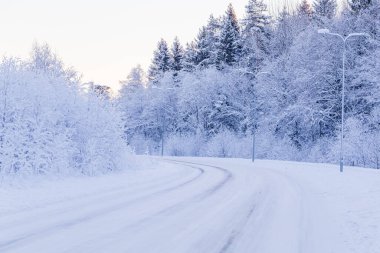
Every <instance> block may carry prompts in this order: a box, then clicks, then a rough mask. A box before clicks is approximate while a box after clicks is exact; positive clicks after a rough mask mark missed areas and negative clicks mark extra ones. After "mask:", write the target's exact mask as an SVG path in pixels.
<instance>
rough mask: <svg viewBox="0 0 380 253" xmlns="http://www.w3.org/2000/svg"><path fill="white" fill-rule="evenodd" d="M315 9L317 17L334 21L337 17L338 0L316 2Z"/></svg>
mask: <svg viewBox="0 0 380 253" xmlns="http://www.w3.org/2000/svg"><path fill="white" fill-rule="evenodd" d="M313 7H314V12H315V15H316V16H317V17H326V18H328V19H332V18H333V17H335V15H336V10H337V3H336V0H316V1H314V4H313Z"/></svg>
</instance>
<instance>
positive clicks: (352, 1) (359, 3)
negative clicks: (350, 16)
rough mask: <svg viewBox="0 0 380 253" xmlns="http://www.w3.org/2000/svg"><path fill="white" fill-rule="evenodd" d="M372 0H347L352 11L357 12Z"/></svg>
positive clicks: (367, 5) (366, 6)
mask: <svg viewBox="0 0 380 253" xmlns="http://www.w3.org/2000/svg"><path fill="white" fill-rule="evenodd" d="M372 2H373V0H349V1H348V5H349V7H350V9H351V11H352V12H353V13H359V12H360V11H361V10H364V9H366V8H368V7H369V6H370V5H371V4H372Z"/></svg>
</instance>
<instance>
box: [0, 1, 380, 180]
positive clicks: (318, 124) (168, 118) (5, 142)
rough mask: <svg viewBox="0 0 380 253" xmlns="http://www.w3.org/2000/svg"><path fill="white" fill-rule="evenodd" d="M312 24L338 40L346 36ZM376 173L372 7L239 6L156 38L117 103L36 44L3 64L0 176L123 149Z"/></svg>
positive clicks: (99, 162) (64, 167)
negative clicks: (185, 34) (147, 62)
mask: <svg viewBox="0 0 380 253" xmlns="http://www.w3.org/2000/svg"><path fill="white" fill-rule="evenodd" d="M319 29H329V30H330V31H331V32H334V33H337V34H341V35H343V36H347V35H349V34H351V33H365V34H367V35H368V36H355V37H352V38H350V39H348V40H347V43H346V46H344V44H343V43H342V41H341V40H340V39H339V38H337V37H334V36H330V35H329V34H321V33H318V30H319ZM344 48H345V49H346V59H345V61H344V63H345V68H346V76H345V78H346V80H345V81H346V87H345V90H344V94H345V100H344V101H345V104H344V107H343V111H344V129H343V134H344V140H343V145H344V162H345V164H347V165H352V166H363V167H370V168H377V169H379V167H380V166H379V160H380V71H379V69H380V60H379V59H380V1H378V0H350V1H348V2H347V3H346V4H345V5H344V7H343V9H341V10H340V9H338V6H337V3H336V1H335V0H316V1H314V2H313V4H309V3H308V1H306V0H304V1H302V3H301V4H300V5H299V6H298V7H297V8H295V9H292V8H287V7H286V6H285V7H284V8H283V9H282V10H281V12H279V13H278V15H275V16H271V15H270V14H269V12H268V10H267V6H266V5H265V4H264V2H263V1H262V0H249V1H248V3H247V5H246V12H245V15H244V16H243V17H241V18H238V17H237V16H236V14H235V11H234V8H233V6H232V5H229V6H228V7H227V10H226V12H225V14H224V15H223V16H221V17H214V16H210V18H209V21H208V23H207V24H205V26H203V27H201V28H200V29H199V33H198V35H196V37H195V38H194V40H193V41H192V42H189V43H187V44H186V45H182V44H181V43H180V41H179V39H177V38H176V39H175V40H174V43H173V44H172V45H168V43H167V42H166V41H165V40H164V39H161V40H160V41H159V42H158V44H157V49H156V51H155V52H154V54H153V58H152V63H151V66H150V68H149V69H148V70H147V71H146V72H145V71H144V70H143V69H142V68H141V67H140V66H137V67H136V68H133V69H132V70H131V72H130V73H129V75H128V76H127V78H126V79H125V80H123V81H121V85H122V88H121V90H120V92H119V93H118V94H116V95H113V94H111V93H110V91H109V88H108V87H107V86H105V85H97V84H94V83H83V82H82V81H81V78H80V74H79V73H78V72H76V71H75V70H74V69H72V68H67V67H65V65H64V64H63V62H62V61H61V60H60V58H59V57H57V56H56V55H55V54H54V53H52V51H51V49H50V47H49V46H48V45H46V44H36V45H34V47H33V49H32V52H31V55H30V57H29V58H28V59H24V60H21V59H18V58H12V57H4V58H3V59H2V61H1V63H0V108H1V109H0V178H2V177H3V176H9V175H11V176H12V175H35V174H38V175H39V174H62V175H66V174H84V175H95V174H99V173H107V172H109V171H117V170H121V169H124V168H128V167H133V166H134V165H133V163H134V156H133V154H145V155H165V156H166V155H168V156H169V155H170V156H215V157H241V158H250V157H252V153H253V149H254V150H255V158H257V159H280V160H294V161H310V162H327V163H338V162H339V148H340V132H341V130H342V129H341V118H342V103H341V101H342V76H343V75H342V74H343V73H342V72H343V64H342V52H343V49H344Z"/></svg>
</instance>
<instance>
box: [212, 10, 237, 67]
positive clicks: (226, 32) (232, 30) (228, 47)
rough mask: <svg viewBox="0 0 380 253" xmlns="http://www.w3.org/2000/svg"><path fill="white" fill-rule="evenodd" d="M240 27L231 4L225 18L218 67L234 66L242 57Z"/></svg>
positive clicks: (218, 52) (220, 39)
mask: <svg viewBox="0 0 380 253" xmlns="http://www.w3.org/2000/svg"><path fill="white" fill-rule="evenodd" d="M241 49H242V47H241V39H240V27H239V22H238V19H237V17H236V14H235V11H234V9H233V7H232V5H231V4H230V5H229V6H228V9H227V12H226V15H225V16H224V19H223V23H222V28H221V33H220V38H219V42H218V48H217V50H218V51H217V65H218V66H219V67H221V66H222V65H224V64H226V65H229V66H232V65H234V64H235V63H236V62H238V61H239V57H240V55H241Z"/></svg>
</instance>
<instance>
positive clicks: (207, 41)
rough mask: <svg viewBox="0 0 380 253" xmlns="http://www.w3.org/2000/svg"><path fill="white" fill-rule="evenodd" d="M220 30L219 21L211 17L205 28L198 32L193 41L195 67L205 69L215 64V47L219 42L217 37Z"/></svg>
mask: <svg viewBox="0 0 380 253" xmlns="http://www.w3.org/2000/svg"><path fill="white" fill-rule="evenodd" d="M220 28H221V24H220V20H219V19H216V18H214V17H213V16H212V15H211V16H210V19H209V21H208V24H207V26H204V27H202V28H201V29H200V30H199V33H198V36H197V38H196V40H195V46H196V59H195V65H197V66H198V67H200V68H207V67H209V66H211V65H214V64H215V63H216V58H217V56H216V55H217V49H216V45H217V44H218V41H219V37H218V35H219V33H220Z"/></svg>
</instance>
